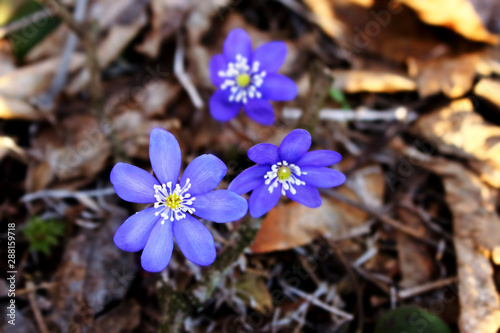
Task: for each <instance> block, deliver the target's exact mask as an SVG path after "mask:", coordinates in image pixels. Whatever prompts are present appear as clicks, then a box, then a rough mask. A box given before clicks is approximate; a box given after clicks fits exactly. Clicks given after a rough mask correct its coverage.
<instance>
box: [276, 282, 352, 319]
mask: <svg viewBox="0 0 500 333" xmlns="http://www.w3.org/2000/svg"><path fill="white" fill-rule="evenodd" d="M286 288H287V289H289V290H290V291H291V292H293V293H294V294H296V295H297V296H300V297H302V298H304V299H306V300H307V301H309V302H311V303H312V304H314V305H316V306H318V307H320V308H322V309H323V310H325V311H328V312H331V313H333V314H335V315H337V316H339V317H342V318H345V319H347V320H353V319H354V316H353V315H352V314H350V313H347V312H345V311H342V310H340V309H339V308H336V307H333V306H331V305H328V304H326V303H325V302H323V301H321V300H319V299H318V298H316V297H314V296H313V295H310V294H307V293H305V292H303V291H302V290H300V289H297V288H294V287H292V286H289V285H286Z"/></svg>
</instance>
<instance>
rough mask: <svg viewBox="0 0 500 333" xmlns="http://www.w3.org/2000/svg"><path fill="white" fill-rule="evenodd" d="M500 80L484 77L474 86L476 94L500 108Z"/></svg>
mask: <svg viewBox="0 0 500 333" xmlns="http://www.w3.org/2000/svg"><path fill="white" fill-rule="evenodd" d="M499 92H500V81H499V80H495V79H489V78H483V79H481V80H479V82H478V83H477V84H476V86H475V87H474V94H476V95H477V96H479V97H481V98H484V99H486V100H488V101H489V102H490V103H492V104H494V105H495V106H496V107H497V108H499V109H500V93H499Z"/></svg>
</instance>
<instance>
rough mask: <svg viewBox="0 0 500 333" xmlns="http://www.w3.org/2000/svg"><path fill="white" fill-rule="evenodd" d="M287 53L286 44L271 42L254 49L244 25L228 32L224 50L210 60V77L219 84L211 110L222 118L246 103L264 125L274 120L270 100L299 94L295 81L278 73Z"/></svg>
mask: <svg viewBox="0 0 500 333" xmlns="http://www.w3.org/2000/svg"><path fill="white" fill-rule="evenodd" d="M285 57H286V44H285V43H283V42H270V43H266V44H264V45H262V46H260V47H258V48H257V49H256V50H255V51H254V52H252V42H251V40H250V36H248V34H247V33H246V32H245V31H244V30H243V29H235V30H233V31H231V32H230V33H229V35H228V36H227V38H226V41H225V42H224V54H218V55H216V56H214V57H213V58H212V60H211V61H210V78H211V80H212V83H213V84H214V85H215V86H217V87H218V88H219V90H217V91H216V92H215V93H214V94H213V96H212V98H211V99H210V113H211V114H212V116H213V117H214V118H215V119H217V120H219V121H228V120H230V119H232V118H234V117H235V116H236V115H237V114H238V112H239V111H240V110H241V108H242V107H243V108H244V109H245V112H246V113H247V114H248V116H249V117H250V118H252V119H253V120H255V121H256V122H258V123H261V124H263V125H272V124H273V123H274V111H273V107H272V106H271V103H269V100H271V101H288V100H291V99H294V98H295V96H297V85H296V84H295V82H293V81H292V80H290V79H289V78H287V77H286V76H283V75H281V74H278V73H276V72H277V71H278V69H279V68H280V67H281V65H283V62H284V61H285Z"/></svg>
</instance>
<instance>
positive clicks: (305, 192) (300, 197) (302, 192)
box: [286, 185, 321, 208]
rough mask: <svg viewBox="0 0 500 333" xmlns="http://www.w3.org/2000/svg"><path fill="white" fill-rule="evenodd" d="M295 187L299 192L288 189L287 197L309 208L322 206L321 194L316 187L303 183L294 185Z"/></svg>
mask: <svg viewBox="0 0 500 333" xmlns="http://www.w3.org/2000/svg"><path fill="white" fill-rule="evenodd" d="M294 188H295V190H296V191H297V192H296V193H295V194H292V193H291V192H290V191H286V196H287V197H289V198H290V199H292V200H293V201H296V202H298V203H299V204H302V205H304V206H307V207H309V208H318V207H319V206H321V196H320V195H319V191H318V189H317V188H316V187H313V186H309V185H301V186H294Z"/></svg>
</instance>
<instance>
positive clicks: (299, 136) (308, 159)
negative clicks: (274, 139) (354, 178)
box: [228, 129, 346, 218]
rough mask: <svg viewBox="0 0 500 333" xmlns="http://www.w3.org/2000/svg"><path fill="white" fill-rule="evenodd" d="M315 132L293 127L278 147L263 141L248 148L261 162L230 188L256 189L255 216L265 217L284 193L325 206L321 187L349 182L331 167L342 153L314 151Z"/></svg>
mask: <svg viewBox="0 0 500 333" xmlns="http://www.w3.org/2000/svg"><path fill="white" fill-rule="evenodd" d="M310 147H311V135H310V134H309V133H308V132H307V131H305V130H303V129H296V130H293V131H291V132H290V133H289V134H288V135H287V136H286V137H285V138H284V139H283V141H282V142H281V145H280V146H279V148H278V147H276V146H275V145H272V144H270V143H261V144H258V145H256V146H253V147H252V148H250V149H249V150H248V157H249V158H250V159H251V160H252V161H254V162H255V163H257V165H254V166H252V167H250V168H248V169H246V170H245V171H243V172H242V173H241V174H239V175H238V176H237V177H236V178H235V179H234V180H233V181H232V182H231V184H229V187H228V190H230V191H233V192H235V193H238V194H244V193H247V192H250V191H253V192H252V194H251V195H250V200H249V209H250V215H252V216H253V217H255V218H257V217H261V216H262V215H264V214H265V213H267V212H268V211H269V210H271V208H273V207H274V206H275V205H276V204H277V203H278V201H279V199H280V197H281V195H286V196H287V197H288V198H290V199H292V200H294V201H296V202H298V203H300V204H303V205H305V206H307V207H311V208H316V207H319V206H321V197H320V195H319V191H318V189H317V187H319V188H326V187H333V186H338V185H341V184H343V183H344V182H345V180H346V178H345V175H344V174H342V173H340V172H339V171H336V170H333V169H330V168H327V166H328V165H332V164H335V163H338V162H340V160H341V159H342V156H340V154H339V153H337V152H334V151H330V150H315V151H310V152H307V151H308V150H309V148H310Z"/></svg>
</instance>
